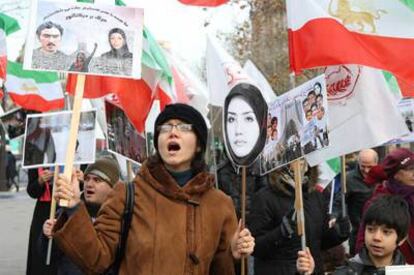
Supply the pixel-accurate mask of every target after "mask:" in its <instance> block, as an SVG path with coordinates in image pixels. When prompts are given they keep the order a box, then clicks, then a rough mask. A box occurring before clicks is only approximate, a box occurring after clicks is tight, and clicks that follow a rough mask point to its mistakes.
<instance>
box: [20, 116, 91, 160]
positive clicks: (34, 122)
mask: <svg viewBox="0 0 414 275" xmlns="http://www.w3.org/2000/svg"><path fill="white" fill-rule="evenodd" d="M71 118H72V112H71V111H63V112H56V113H44V114H32V115H27V118H26V133H25V138H24V145H23V168H35V167H50V166H55V165H64V164H65V160H66V150H67V144H68V142H69V134H70V123H71ZM95 128H96V110H89V111H82V112H81V116H80V121H79V128H78V131H79V132H78V138H77V140H76V146H75V158H74V164H87V163H93V162H95V151H96V134H95Z"/></svg>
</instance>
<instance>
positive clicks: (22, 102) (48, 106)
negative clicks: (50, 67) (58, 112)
mask: <svg viewBox="0 0 414 275" xmlns="http://www.w3.org/2000/svg"><path fill="white" fill-rule="evenodd" d="M5 87H6V91H7V92H8V94H9V96H10V97H11V99H12V100H13V101H14V103H16V104H17V105H19V106H21V107H23V108H24V109H28V110H35V111H39V112H46V111H50V110H54V109H61V108H63V107H64V105H65V101H64V97H63V89H62V86H61V83H60V81H59V78H58V75H57V73H49V72H37V71H25V70H23V66H22V64H20V63H15V62H10V61H9V62H8V64H7V80H6V82H5Z"/></svg>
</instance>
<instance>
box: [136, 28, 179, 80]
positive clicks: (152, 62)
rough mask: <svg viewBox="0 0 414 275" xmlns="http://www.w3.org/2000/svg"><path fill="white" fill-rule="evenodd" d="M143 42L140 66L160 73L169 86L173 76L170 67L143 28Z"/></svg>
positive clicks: (160, 50)
mask: <svg viewBox="0 0 414 275" xmlns="http://www.w3.org/2000/svg"><path fill="white" fill-rule="evenodd" d="M144 40H146V42H147V46H146V47H144V48H143V50H142V65H144V66H147V67H148V68H151V69H154V70H158V71H161V72H162V76H163V77H164V78H166V79H167V81H168V83H169V84H170V85H171V84H172V82H173V76H172V72H171V69H170V65H169V64H168V61H167V59H166V58H165V56H164V53H163V51H162V49H161V47H160V46H159V45H158V43H157V41H156V40H155V39H154V37H153V36H152V35H151V33H150V32H149V30H148V29H147V28H146V27H145V26H144Z"/></svg>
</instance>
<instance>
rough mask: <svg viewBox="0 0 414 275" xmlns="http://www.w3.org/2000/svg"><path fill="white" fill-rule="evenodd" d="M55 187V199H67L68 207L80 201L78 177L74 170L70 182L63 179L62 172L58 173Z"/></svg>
mask: <svg viewBox="0 0 414 275" xmlns="http://www.w3.org/2000/svg"><path fill="white" fill-rule="evenodd" d="M55 188H56V189H55V199H56V201H58V202H59V200H67V201H68V202H69V204H68V208H73V207H75V206H77V205H78V204H79V203H80V189H79V179H78V176H77V174H76V171H74V172H73V174H72V180H71V182H69V180H67V179H65V178H64V176H63V174H60V175H59V177H58V179H57V181H56V186H55Z"/></svg>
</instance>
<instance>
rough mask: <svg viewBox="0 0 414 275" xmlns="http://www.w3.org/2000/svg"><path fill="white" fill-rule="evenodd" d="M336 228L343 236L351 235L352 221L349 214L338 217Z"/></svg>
mask: <svg viewBox="0 0 414 275" xmlns="http://www.w3.org/2000/svg"><path fill="white" fill-rule="evenodd" d="M335 228H336V230H337V232H338V234H339V235H340V236H341V237H344V238H347V237H349V234H350V232H351V223H350V221H349V216H345V217H342V216H340V217H339V218H337V219H336V222H335Z"/></svg>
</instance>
